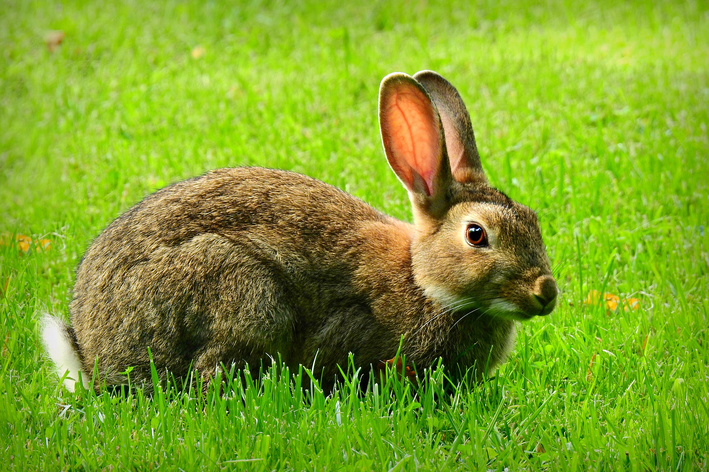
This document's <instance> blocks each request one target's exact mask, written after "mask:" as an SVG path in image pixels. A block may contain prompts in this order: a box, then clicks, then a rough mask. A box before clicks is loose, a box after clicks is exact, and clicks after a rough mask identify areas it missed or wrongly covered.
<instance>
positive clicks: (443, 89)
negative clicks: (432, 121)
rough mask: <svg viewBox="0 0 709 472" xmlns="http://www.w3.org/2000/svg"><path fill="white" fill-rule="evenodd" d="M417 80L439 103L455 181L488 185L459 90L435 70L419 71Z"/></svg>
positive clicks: (415, 75)
mask: <svg viewBox="0 0 709 472" xmlns="http://www.w3.org/2000/svg"><path fill="white" fill-rule="evenodd" d="M414 79H415V80H416V81H417V82H419V83H420V84H421V85H422V86H423V88H425V89H426V92H428V94H429V95H430V96H431V98H432V99H433V102H434V103H435V104H436V109H437V110H438V113H439V115H440V117H441V123H442V124H443V129H444V132H445V136H446V148H447V150H448V157H449V160H450V168H451V172H452V173H453V178H454V179H455V180H457V181H458V182H474V181H477V182H483V183H487V178H486V177H485V173H484V172H483V168H482V165H481V164H480V155H479V154H478V148H477V146H476V144H475V134H474V133H473V126H472V124H471V122H470V114H468V109H467V108H466V107H465V103H463V99H462V98H460V94H459V93H458V91H457V90H456V88H455V87H453V85H452V84H451V83H450V82H448V81H447V80H446V79H444V78H443V76H441V75H440V74H438V73H437V72H433V71H432V70H422V71H420V72H417V73H416V74H414Z"/></svg>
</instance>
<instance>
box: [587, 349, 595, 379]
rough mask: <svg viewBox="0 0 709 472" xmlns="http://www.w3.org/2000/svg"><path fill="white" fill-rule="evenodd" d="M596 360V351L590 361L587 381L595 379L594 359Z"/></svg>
mask: <svg viewBox="0 0 709 472" xmlns="http://www.w3.org/2000/svg"><path fill="white" fill-rule="evenodd" d="M595 360H596V353H595V352H594V353H593V356H591V362H589V363H588V370H587V371H586V382H590V381H591V379H593V361H595Z"/></svg>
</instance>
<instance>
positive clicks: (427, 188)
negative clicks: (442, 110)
mask: <svg viewBox="0 0 709 472" xmlns="http://www.w3.org/2000/svg"><path fill="white" fill-rule="evenodd" d="M388 102H389V103H388V106H387V107H386V110H385V117H386V125H385V126H386V131H387V133H386V134H387V135H388V136H386V137H385V140H386V141H388V142H387V143H385V144H386V145H387V146H388V147H389V149H390V151H391V152H389V153H388V156H387V157H388V158H389V163H390V164H391V166H392V168H393V169H394V171H395V172H396V173H397V175H398V176H399V178H401V179H402V180H403V181H404V183H405V184H406V186H407V187H408V188H409V190H413V191H417V192H422V193H425V194H426V195H427V196H431V195H433V190H434V189H433V184H434V180H435V178H436V175H437V174H438V171H439V167H440V159H441V146H440V141H439V139H440V138H439V131H438V127H437V123H436V121H437V120H436V116H435V109H434V108H433V107H432V106H431V102H430V101H429V100H428V98H427V97H426V96H425V95H423V94H422V93H421V92H420V91H418V90H416V89H414V88H400V89H399V90H396V91H393V92H392V94H391V96H390V97H389V100H388ZM415 174H418V175H415ZM417 177H420V178H417Z"/></svg>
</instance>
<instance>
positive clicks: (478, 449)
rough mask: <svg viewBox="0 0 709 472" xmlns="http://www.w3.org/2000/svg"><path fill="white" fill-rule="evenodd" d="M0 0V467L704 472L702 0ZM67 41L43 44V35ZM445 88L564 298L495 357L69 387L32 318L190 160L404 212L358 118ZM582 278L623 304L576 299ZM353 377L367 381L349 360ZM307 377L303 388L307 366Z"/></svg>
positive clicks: (707, 36)
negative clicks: (386, 100) (199, 381)
mask: <svg viewBox="0 0 709 472" xmlns="http://www.w3.org/2000/svg"><path fill="white" fill-rule="evenodd" d="M1 10H2V12H1V13H0V110H1V111H0V202H2V205H0V233H8V234H9V235H13V234H23V235H27V236H29V237H31V238H33V239H34V240H39V239H49V240H50V241H51V246H50V248H49V249H48V250H45V251H39V252H38V251H35V250H34V248H30V250H29V251H27V252H25V251H22V250H18V247H17V245H16V244H14V243H13V242H12V238H11V236H9V237H8V236H6V237H5V238H4V240H3V241H4V243H3V245H1V246H0V289H1V290H2V292H0V325H1V326H2V328H1V330H0V334H1V335H2V336H1V338H0V343H1V350H0V366H1V368H2V375H1V376H0V461H1V463H2V468H5V469H9V470H13V469H21V470H40V469H42V470H58V469H72V470H74V469H88V470H97V469H112V468H113V469H115V468H118V469H138V470H145V469H151V470H152V469H156V468H162V469H169V470H174V469H176V468H178V467H180V468H182V469H183V470H196V469H200V468H202V469H220V468H223V469H239V468H243V469H248V470H271V469H279V470H280V469H296V470H300V469H339V468H341V467H345V468H349V469H364V470H370V469H371V470H414V469H417V468H420V469H424V470H443V469H451V470H456V469H457V470H485V469H489V470H503V469H505V468H509V469H510V470H520V469H542V470H544V469H547V470H561V469H563V470H620V469H623V470H706V469H708V468H709V407H708V406H707V405H708V404H709V354H708V352H707V343H709V335H708V332H707V327H708V326H709V236H707V232H709V177H708V176H709V138H708V133H707V125H708V124H709V108H708V107H707V103H709V67H708V63H707V57H709V10H708V7H707V5H706V4H705V3H703V2H671V1H664V2H662V1H660V2H641V1H631V2H611V1H604V0H599V1H597V2H572V1H565V2H564V1H559V2H551V1H549V2H542V3H541V4H539V3H534V4H533V3H532V2H530V4H528V5H526V4H521V3H518V2H508V1H489V2H485V1H480V2H449V3H446V4H438V3H436V4H434V3H433V2H431V3H428V2H425V1H424V2H364V3H362V2H357V4H352V5H346V6H336V2H329V1H325V2H278V1H253V2H251V3H248V2H239V4H236V5H232V6H225V5H222V4H221V3H219V2H191V3H186V2H180V3H177V2H158V1H143V2H137V1H127V2H87V1H72V0H70V1H66V2H62V3H58V2H44V1H23V0H14V1H13V0H5V1H4V2H3V6H2V9H1ZM51 30H61V31H63V32H64V33H65V35H66V36H65V38H64V41H63V43H62V44H61V46H59V47H58V48H57V49H56V50H55V51H54V52H53V53H52V52H49V51H48V49H47V47H46V46H45V44H44V37H45V35H46V34H47V32H48V31H51ZM421 69H433V70H437V71H438V72H440V73H442V74H443V75H444V76H446V77H447V78H449V79H450V80H451V81H452V82H453V83H454V84H455V85H456V86H457V87H458V88H459V90H460V92H461V94H462V95H463V97H464V99H465V100H466V103H467V104H468V108H469V110H470V112H471V115H472V121H473V125H474V127H475V131H476V135H477V140H478V146H479V148H480V152H481V155H482V157H483V165H484V167H485V169H486V172H487V173H488V176H489V177H490V180H491V181H492V182H493V183H494V184H495V185H496V186H497V187H499V188H500V189H502V190H503V191H505V192H506V193H508V194H509V195H510V196H511V197H513V198H514V199H516V200H518V201H521V202H523V203H526V204H528V205H530V206H531V207H533V208H534V209H536V210H537V211H538V214H539V218H540V221H541V225H542V230H543V233H544V236H545V241H546V244H547V247H548V251H549V254H550V257H551V259H552V262H553V264H554V266H555V274H556V276H557V279H558V282H559V285H560V288H561V290H562V295H561V299H560V303H559V305H558V307H557V309H556V311H555V312H554V313H553V314H552V315H551V316H550V317H547V318H544V319H537V320H534V321H531V322H529V323H526V324H524V325H522V326H521V327H520V334H519V337H518V342H517V347H516V349H515V351H514V352H513V353H512V355H511V357H510V360H509V362H508V363H507V364H505V365H504V366H503V367H502V368H501V369H500V370H499V371H498V372H497V374H496V375H495V377H494V378H492V379H488V380H487V381H485V382H482V383H481V384H477V385H460V386H459V388H458V389H457V391H455V392H453V393H452V394H448V393H444V392H443V390H442V385H443V380H442V376H443V375H444V373H445V370H444V369H443V370H434V371H431V372H429V373H428V377H427V379H426V380H425V381H424V382H422V386H421V388H420V390H418V391H416V390H415V389H414V388H413V387H412V386H411V385H407V384H402V383H401V382H397V381H393V382H390V383H388V384H384V385H377V386H376V387H370V388H369V390H367V391H366V392H365V393H363V394H359V395H357V394H354V393H353V388H354V387H353V386H352V385H354V379H353V376H354V375H355V374H354V373H351V375H350V377H349V378H348V381H346V382H345V383H344V384H343V385H342V386H341V387H340V388H339V389H338V390H337V391H336V392H335V393H334V394H333V395H332V396H330V397H326V396H323V395H322V393H320V392H319V391H318V390H317V388H312V387H311V379H310V378H309V376H308V372H307V370H301V371H299V372H297V373H289V374H286V375H279V373H278V372H275V371H269V372H266V373H262V375H259V374H257V373H256V372H254V376H255V377H257V378H259V377H261V378H262V379H261V380H260V381H258V382H256V383H247V384H245V385H242V384H241V383H239V382H237V383H236V384H233V385H232V384H231V383H230V382H228V381H227V382H226V383H225V385H226V387H228V388H229V387H233V388H231V390H228V391H229V392H231V393H228V394H222V395H220V394H218V392H215V391H214V387H213V386H206V387H204V391H202V392H195V391H187V392H184V391H180V390H179V389H174V388H172V389H167V390H162V389H161V390H159V391H158V392H157V393H156V394H155V395H154V396H153V397H150V398H146V397H145V396H144V395H143V393H142V392H141V391H140V390H132V391H131V392H124V393H123V394H120V393H118V394H113V395H111V394H108V393H106V392H103V393H100V394H98V395H97V394H94V393H91V392H85V391H80V392H77V393H76V394H70V393H68V392H66V391H64V390H63V389H62V388H61V387H59V385H58V379H57V378H56V377H55V376H54V375H53V374H52V373H51V372H52V371H51V368H50V366H49V365H48V362H47V361H46V359H45V357H44V355H43V353H42V349H41V344H40V341H39V337H38V335H37V324H38V314H39V313H40V312H42V311H47V310H48V311H52V312H55V313H59V314H62V315H64V316H68V313H67V304H68V301H69V300H70V297H71V286H72V281H73V277H74V275H73V270H74V268H75V266H76V264H77V263H78V261H79V260H80V258H81V255H82V253H83V251H84V250H85V248H86V247H87V245H88V244H89V243H90V241H91V239H92V238H93V237H94V236H95V235H96V234H98V233H99V232H100V231H101V230H102V228H104V227H105V226H106V225H107V224H108V223H109V222H110V221H111V220H112V219H113V218H115V217H116V216H117V215H118V214H120V213H121V212H122V211H124V210H126V209H127V208H129V207H130V206H131V205H132V204H134V203H135V202H137V201H138V200H140V199H141V198H142V197H143V196H144V195H146V194H147V193H150V192H152V191H154V190H156V189H158V188H160V187H162V186H164V185H166V184H168V183H170V182H174V181H177V180H181V179H184V178H188V177H191V176H194V175H198V174H200V173H202V172H205V171H206V170H208V169H212V168H217V167H225V166H238V165H264V166H269V167H277V168H284V169H291V170H295V171H298V172H302V173H305V174H308V175H310V176H313V177H316V178H319V179H321V180H324V181H326V182H328V183H331V184H333V185H336V186H338V187H340V188H343V189H345V190H347V191H349V192H351V193H353V194H354V195H356V196H358V197H361V198H363V199H364V200H365V201H367V202H369V203H371V204H372V205H373V206H375V207H377V208H379V209H381V210H383V211H385V212H387V213H389V214H391V215H393V216H396V217H399V218H402V219H409V218H410V216H409V207H408V202H407V198H406V195H405V192H404V191H403V190H402V188H401V186H400V184H399V183H398V181H397V180H396V178H395V176H394V175H393V174H392V173H391V172H390V171H389V169H388V167H387V164H386V161H385V159H384V157H383V153H382V151H381V145H380V142H379V137H378V127H377V122H376V97H377V88H378V85H379V81H380V80H381V78H382V77H383V76H384V75H386V74H387V73H389V72H392V71H397V70H401V71H405V72H408V73H414V72H416V71H418V70H421ZM593 290H596V291H599V292H609V293H614V294H618V295H619V296H620V297H622V298H637V299H638V300H639V309H637V310H627V311H626V310H623V309H622V308H617V309H615V310H607V309H606V308H605V307H603V306H596V305H595V304H586V303H585V300H586V299H587V297H588V295H589V293H590V292H591V291H593ZM357 375H360V376H361V375H367V373H364V372H360V373H358V374H357ZM303 386H305V387H310V388H308V389H307V390H303V389H302V388H301V387H303Z"/></svg>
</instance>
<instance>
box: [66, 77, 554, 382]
mask: <svg viewBox="0 0 709 472" xmlns="http://www.w3.org/2000/svg"><path fill="white" fill-rule="evenodd" d="M415 79H420V81H418V80H415ZM415 79H412V78H411V77H409V76H405V75H404V74H395V75H392V76H389V77H388V78H386V79H385V80H384V82H383V83H382V95H381V101H380V110H383V111H380V114H381V115H382V117H381V120H382V134H383V136H385V138H384V139H385V150H386V151H387V157H388V158H389V160H390V163H391V164H392V168H394V169H395V171H397V174H398V175H399V177H400V178H401V179H402V182H404V185H405V186H407V188H408V189H409V193H410V195H411V200H412V204H413V208H414V219H415V225H410V224H407V223H403V222H400V221H397V220H395V219H393V218H391V217H388V216H386V215H384V214H382V213H380V212H378V211H376V210H374V209H373V208H371V207H370V206H368V205H367V204H365V203H364V202H362V201H360V200H358V199H357V198H355V197H352V196H351V195H348V194H346V193H344V192H342V191H340V190H338V189H336V188H334V187H332V186H329V185H327V184H324V183H322V182H320V181H317V180H314V179H312V178H309V177H306V176H303V175H299V174H295V173H292V172H286V171H280V170H270V169H263V168H233V169H220V170H215V171H212V172H209V173H207V174H205V175H203V176H201V177H197V178H194V179H190V180H187V181H184V182H179V183H176V184H173V185H171V186H169V187H167V188H164V189H162V190H160V191H158V192H156V193H154V194H152V195H150V196H148V197H146V198H145V199H144V200H143V201H142V202H140V203H139V204H137V205H135V206H134V207H133V208H131V209H130V210H128V211H127V212H126V213H125V214H123V215H122V216H120V217H119V218H117V219H116V220H115V221H114V222H113V223H111V224H110V225H109V226H108V228H106V230H105V231H104V232H103V233H102V234H100V235H99V236H98V237H97V238H96V240H95V241H94V242H93V244H92V245H91V246H90V248H89V249H88V250H87V252H86V254H85V255H84V258H83V260H82V261H81V263H80V265H79V267H78V269H77V276H76V285H75V287H74V299H73V301H72V302H71V305H70V312H71V315H72V327H70V328H69V327H67V330H68V333H69V335H70V336H73V337H75V340H76V346H75V350H76V351H77V354H78V355H79V358H80V359H81V363H82V365H83V372H89V373H90V372H92V371H93V367H94V362H95V361H96V360H97V365H98V369H99V372H100V374H101V379H102V380H103V381H105V382H107V383H108V384H120V383H123V382H125V377H124V376H123V375H121V373H122V372H124V371H125V370H126V368H128V367H133V371H132V372H131V378H132V379H133V381H144V380H148V379H149V378H150V369H149V358H148V352H147V348H150V349H151V352H152V355H153V359H154V361H155V364H156V366H157V368H158V372H160V373H161V374H163V373H164V372H165V371H166V370H167V371H170V372H171V373H172V374H173V375H175V376H176V377H182V376H184V375H185V374H186V373H187V371H188V369H189V367H190V365H192V366H193V367H194V368H196V369H198V371H199V372H200V373H201V374H202V375H205V376H207V377H209V376H210V375H211V374H213V372H214V370H215V367H216V366H217V365H218V364H219V363H224V364H226V365H229V364H231V363H236V364H237V366H242V365H243V364H244V363H245V362H248V363H249V364H250V365H258V364H259V362H261V361H264V360H268V359H269V356H274V357H275V356H278V355H280V357H281V359H282V360H283V361H284V362H285V363H286V364H287V365H289V366H290V367H292V368H295V367H296V366H297V365H299V364H303V365H305V366H309V367H310V366H313V365H315V368H316V372H317V373H318V374H320V373H322V375H323V379H324V382H325V384H326V385H331V382H332V380H333V379H334V378H335V376H336V375H337V372H338V366H342V367H345V366H346V362H347V358H348V354H349V353H353V354H354V359H355V363H356V365H357V366H359V367H364V368H368V367H369V366H370V365H378V364H379V363H380V362H382V361H386V360H389V359H392V358H393V357H394V356H395V354H396V352H397V349H398V348H399V345H400V341H401V340H402V339H403V344H402V354H404V355H405V356H406V359H407V363H409V364H412V365H415V366H416V367H417V368H419V369H420V368H423V367H428V366H431V365H432V364H434V363H435V362H436V361H437V360H438V358H442V359H443V362H444V364H445V365H446V366H447V367H449V368H451V369H454V370H460V371H464V370H465V369H466V368H468V367H471V366H473V365H475V364H476V365H477V366H478V367H480V368H484V367H487V369H488V370H489V369H492V368H494V367H495V366H496V365H498V364H499V363H500V362H502V361H503V360H504V358H505V356H506V355H507V352H508V351H509V349H510V347H511V341H512V339H513V336H514V321H513V319H523V318H528V317H531V316H534V315H535V314H546V313H548V312H549V311H551V309H552V308H553V303H554V298H555V297H556V285H555V284H554V282H553V279H552V278H551V275H550V269H549V261H548V259H547V256H546V253H545V251H544V245H543V243H542V239H541V233H540V230H539V225H538V223H537V219H536V216H535V214H534V213H533V212H532V211H531V210H529V209H528V208H527V207H524V206H522V205H520V204H518V203H515V202H513V201H512V200H510V199H509V198H508V197H507V196H505V195H504V194H502V193H501V192H499V191H497V190H495V189H493V188H491V187H489V186H488V185H487V181H486V180H485V177H484V175H483V174H482V167H481V166H480V163H479V157H478V156H477V149H476V148H475V140H474V137H473V135H472V128H471V127H470V118H469V116H468V115H467V111H466V110H465V107H464V105H463V104H462V100H460V96H459V95H458V94H457V92H456V91H455V89H454V88H453V87H452V86H451V85H450V84H449V83H448V82H447V81H445V79H443V78H442V77H440V76H438V75H437V74H435V73H432V72H422V73H419V74H417V76H416V77H415ZM451 91H452V92H454V95H452V92H451ZM411 96H414V98H415V100H418V102H417V103H416V106H417V107H418V108H416V110H414V111H413V112H412V111H407V110H408V108H407V106H408V105H407V104H408V103H409V102H408V100H409V99H410V97H411ZM387 100H389V101H396V100H399V101H401V103H399V102H396V103H395V104H394V105H392V104H391V103H394V102H391V103H389V102H387ZM427 102H428V103H430V108H425V107H423V108H422V107H421V106H420V105H421V103H423V104H424V105H425V104H426V103H427ZM399 105H401V110H403V111H402V113H403V115H402V116H404V117H405V118H407V119H408V116H409V114H410V113H418V112H419V111H420V110H423V111H421V113H422V117H421V118H420V120H421V123H422V126H423V128H424V129H426V130H428V127H429V126H430V127H431V128H430V140H432V141H431V143H433V144H432V145H431V146H429V148H431V149H433V152H435V153H438V154H439V155H440V162H437V163H436V164H435V165H436V166H438V168H439V170H438V171H437V172H438V174H436V175H435V178H434V180H433V181H432V182H433V184H432V186H431V188H432V189H433V190H432V192H433V194H432V195H427V194H426V191H425V189H427V187H425V185H424V186H422V184H421V182H422V180H420V179H422V178H423V179H425V175H424V174H425V172H426V171H425V170H424V171H422V174H421V175H424V177H421V176H419V175H418V174H417V172H418V171H417V170H416V168H415V165H414V170H413V171H412V170H410V169H409V168H408V167H406V168H405V169H404V170H403V171H401V170H400V169H401V168H403V167H405V166H406V165H408V164H406V163H401V162H400V161H396V162H395V160H396V159H399V156H398V155H396V153H397V152H398V153H399V154H400V152H399V151H398V150H396V149H395V150H392V149H391V147H392V146H391V145H389V146H388V145H387V139H388V140H389V142H390V143H391V142H392V140H394V141H393V142H394V143H396V140H397V139H401V138H400V133H402V132H403V133H406V132H407V131H406V130H404V131H400V129H401V126H400V125H399V123H401V122H397V121H396V120H397V119H398V117H399V116H400V115H396V116H394V118H391V117H390V116H387V111H386V110H387V109H391V110H394V109H395V107H398V106H399ZM426 106H428V105H426ZM461 107H462V108H461ZM396 110H398V108H396ZM436 110H438V111H441V110H443V111H442V112H441V117H442V118H438V112H437V111H436ZM395 113H399V112H398V111H395ZM461 114H462V115H461ZM451 123H452V124H453V125H454V126H455V129H454V130H450V129H448V128H446V127H447V126H448V127H449V126H451ZM387 126H389V128H387ZM444 128H445V129H444ZM461 135H462V136H463V138H464V139H462V141H461V142H456V143H455V144H451V143H450V140H451V139H456V136H458V137H459V136H461ZM444 136H445V139H444ZM439 138H440V139H439ZM436 140H437V141H438V143H439V144H438V146H439V148H440V149H439V148H436V147H435V146H434V144H435V143H436ZM414 145H415V143H414ZM446 145H448V147H451V148H455V149H457V150H458V151H457V153H458V156H457V157H456V162H455V165H454V166H452V165H451V164H450V163H449V160H448V158H447V151H446ZM407 152H408V151H407ZM415 152H419V151H418V149H415ZM396 166H398V167H399V169H397V167H396ZM402 166H403V167H402ZM451 167H454V171H451ZM421 189H424V191H423V193H422V192H421ZM471 215H475V218H476V222H478V223H481V224H482V225H483V226H484V227H485V228H486V230H487V231H488V235H489V236H490V247H487V248H472V247H470V245H468V244H467V243H466V242H465V239H464V230H465V225H466V224H467V223H470V222H471V221H469V219H470V218H471ZM478 220H480V221H478ZM493 241H494V243H495V244H493ZM535 295H536V296H537V298H535ZM539 297H541V298H539ZM495 299H502V300H505V301H507V302H509V303H512V304H514V305H515V307H517V308H518V310H517V311H515V312H514V313H513V312H509V313H508V312H506V311H505V310H501V309H500V308H499V306H503V305H504V304H503V305H499V303H498V305H499V306H497V305H494V302H493V301H492V300H495ZM539 299H543V300H544V302H542V305H544V303H546V305H545V306H544V307H542V305H540V304H539V302H537V301H535V300H539ZM84 375H85V374H84Z"/></svg>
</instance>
